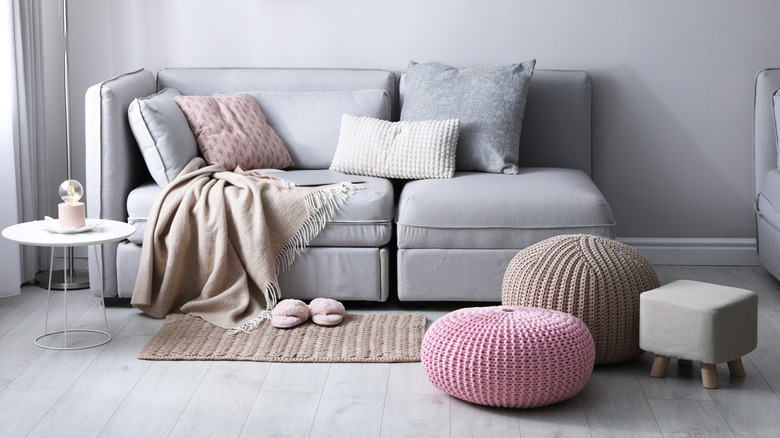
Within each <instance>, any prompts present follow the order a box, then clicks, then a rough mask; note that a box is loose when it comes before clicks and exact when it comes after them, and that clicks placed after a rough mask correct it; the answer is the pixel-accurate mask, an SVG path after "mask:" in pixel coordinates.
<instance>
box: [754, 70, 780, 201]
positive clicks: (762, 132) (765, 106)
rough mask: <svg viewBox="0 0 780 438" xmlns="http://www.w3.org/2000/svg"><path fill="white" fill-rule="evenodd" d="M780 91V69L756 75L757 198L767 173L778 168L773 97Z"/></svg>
mask: <svg viewBox="0 0 780 438" xmlns="http://www.w3.org/2000/svg"><path fill="white" fill-rule="evenodd" d="M777 89H780V68H770V69H766V70H761V71H760V72H758V74H757V75H756V89H755V95H754V99H755V100H754V102H753V104H754V107H753V159H754V163H753V165H754V169H753V171H754V175H753V176H754V184H755V187H754V188H755V193H754V195H755V196H758V194H759V193H760V192H761V185H762V183H763V181H764V176H765V175H766V173H767V172H769V171H770V170H773V169H777V167H778V157H777V139H776V138H775V137H776V134H775V119H774V112H773V109H772V95H773V94H774V93H775V91H776V90H777Z"/></svg>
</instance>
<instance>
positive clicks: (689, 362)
mask: <svg viewBox="0 0 780 438" xmlns="http://www.w3.org/2000/svg"><path fill="white" fill-rule="evenodd" d="M677 366H678V367H692V366H693V361H692V360H688V359H677Z"/></svg>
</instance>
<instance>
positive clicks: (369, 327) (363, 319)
mask: <svg viewBox="0 0 780 438" xmlns="http://www.w3.org/2000/svg"><path fill="white" fill-rule="evenodd" d="M425 324H426V317H425V315H412V314H347V315H346V317H345V318H344V321H343V322H342V323H341V324H339V325H338V326H335V327H322V326H319V325H316V324H314V323H312V322H311V321H307V322H305V323H304V324H301V325H299V326H297V327H294V328H291V329H286V330H283V329H277V328H274V327H273V326H271V323H270V322H268V321H264V322H263V323H261V324H260V326H259V327H258V328H257V329H254V330H252V331H251V332H250V333H243V332H241V333H237V334H229V333H228V331H227V330H225V329H223V328H220V327H217V326H215V325H212V324H210V323H208V322H206V321H204V320H202V319H200V318H198V317H196V316H190V315H180V314H172V315H168V316H167V317H166V318H165V323H164V324H163V326H162V327H161V328H160V330H159V331H158V332H157V334H155V335H154V337H152V339H151V340H150V341H149V343H148V344H147V345H146V346H145V347H144V348H143V350H141V352H140V353H139V354H138V358H139V359H147V360H245V361H258V362H417V361H419V360H420V346H421V344H422V339H423V335H424V334H425Z"/></svg>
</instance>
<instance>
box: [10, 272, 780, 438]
mask: <svg viewBox="0 0 780 438" xmlns="http://www.w3.org/2000/svg"><path fill="white" fill-rule="evenodd" d="M658 273H659V277H660V278H661V282H662V284H663V283H668V282H670V281H673V280H676V279H694V280H700V281H708V282H713V283H718V284H724V285H730V286H736V287H743V288H748V289H751V290H755V291H756V292H758V293H759V294H760V299H759V306H760V309H759V346H758V349H757V350H755V351H754V352H752V353H750V354H749V355H748V356H747V357H746V358H744V360H743V361H744V364H745V369H746V371H747V377H744V378H732V377H729V374H728V370H727V369H726V367H725V365H720V366H718V375H719V380H720V389H717V390H706V389H703V388H702V387H701V381H700V375H699V371H698V367H694V368H677V366H676V365H675V362H674V361H673V362H672V364H671V365H670V367H669V373H668V375H667V377H666V378H665V379H654V378H651V377H650V376H649V371H650V366H651V364H652V359H653V358H652V355H651V354H649V353H645V354H643V355H642V356H640V357H639V358H638V359H636V360H633V361H630V362H627V363H623V364H619V365H614V366H598V367H596V368H595V370H594V371H593V375H592V376H591V378H590V380H589V381H588V384H587V385H586V387H585V389H584V390H583V391H582V392H581V393H580V394H579V395H578V396H576V397H574V398H572V399H570V400H568V401H565V402H562V403H559V404H556V405H552V406H548V407H543V408H538V409H531V410H512V409H493V408H487V407H483V406H477V405H473V404H469V403H466V402H463V401H460V400H458V399H455V398H452V397H450V396H448V395H445V394H443V393H442V392H440V391H438V390H437V389H435V388H434V387H432V386H431V385H430V384H429V383H428V382H427V380H426V378H425V375H424V374H423V371H422V367H421V365H420V364H419V363H409V364H275V363H270V364H269V363H247V362H147V361H140V360H137V359H136V358H135V355H136V354H137V352H138V351H139V350H140V349H141V348H142V347H143V346H144V345H145V343H146V342H147V341H148V340H149V338H150V337H151V336H152V335H153V334H154V333H155V332H156V330H157V329H158V328H159V327H160V325H161V321H159V320H154V319H151V318H148V317H146V316H144V315H143V314H140V313H139V312H138V311H136V310H134V309H131V308H118V307H113V308H112V307H110V308H109V309H108V319H109V324H110V331H111V333H112V334H113V335H114V338H113V340H112V341H111V342H110V343H108V344H107V345H105V346H102V347H98V348H93V349H88V350H81V351H68V352H58V351H50V350H43V349H40V348H38V347H36V346H35V345H33V339H34V338H35V337H36V336H37V335H38V334H40V333H41V332H42V330H43V320H44V315H45V301H46V291H45V290H43V289H40V288H37V287H34V286H28V287H25V289H24V291H23V293H22V295H20V296H17V297H11V298H4V299H0V436H2V437H17V436H18V437H23V436H30V437H79V438H85V437H123V436H127V437H133V438H135V437H156V436H161V437H167V436H171V437H198V436H206V437H251V436H263V437H265V436H291V437H306V436H311V437H348V436H355V437H361V438H363V437H375V436H381V437H394V436H395V437H408V436H409V437H410V436H413V437H440V436H441V437H469V436H474V437H488V436H512V437H516V436H524V437H537V436H585V437H588V436H590V437H600V436H616V437H626V436H707V437H710V436H746V437H757V436H767V437H778V436H780V398H778V394H780V283H778V282H777V281H776V280H775V279H774V278H772V277H771V276H770V275H769V274H767V273H766V271H764V270H763V269H762V268H758V267H679V266H677V267H665V266H659V267H658ZM61 296H62V293H61V292H59V293H57V295H56V297H55V298H57V299H55V300H54V301H53V304H55V306H53V311H52V314H51V316H52V317H53V320H52V321H53V322H52V323H51V324H53V325H54V326H58V325H59V324H61V321H62V305H61ZM457 306H460V305H459V304H431V305H429V306H428V307H424V308H411V309H410V308H404V309H401V308H400V307H399V306H398V304H397V303H386V304H377V305H373V306H365V305H364V306H358V307H354V306H353V307H352V308H349V306H348V310H351V311H355V312H397V311H404V312H409V311H411V312H424V313H426V314H427V315H428V317H429V322H431V321H433V320H435V319H436V318H438V317H440V316H441V315H443V314H444V313H446V312H447V311H450V310H452V309H455V308H457ZM68 307H69V310H68V311H69V315H70V318H69V321H71V326H73V327H76V326H79V327H97V328H100V327H101V324H102V323H103V320H102V312H101V311H100V307H99V304H98V301H97V298H96V297H94V296H92V295H91V294H90V293H89V292H86V291H80V292H74V293H73V295H71V297H70V298H69V301H68ZM399 309H400V310H399ZM681 335H684V334H681Z"/></svg>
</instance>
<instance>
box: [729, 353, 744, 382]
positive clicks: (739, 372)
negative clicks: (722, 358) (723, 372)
mask: <svg viewBox="0 0 780 438" xmlns="http://www.w3.org/2000/svg"><path fill="white" fill-rule="evenodd" d="M728 364H729V373H731V375H732V376H735V377H745V367H744V366H743V365H742V358H741V357H738V358H736V359H734V360H730V361H728Z"/></svg>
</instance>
